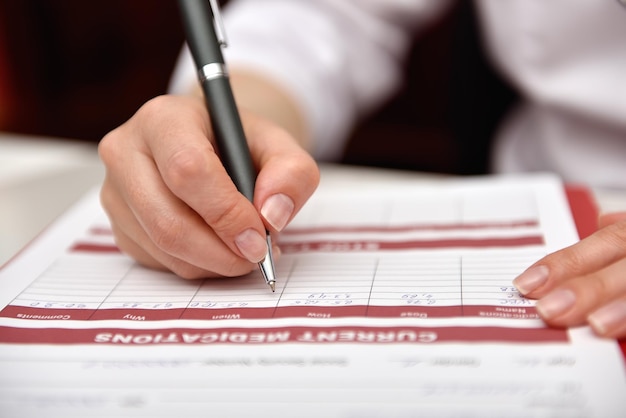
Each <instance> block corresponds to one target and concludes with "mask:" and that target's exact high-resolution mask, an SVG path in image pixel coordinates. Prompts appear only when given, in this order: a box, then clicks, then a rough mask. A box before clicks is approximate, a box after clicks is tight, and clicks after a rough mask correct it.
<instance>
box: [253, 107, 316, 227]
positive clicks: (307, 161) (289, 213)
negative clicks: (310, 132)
mask: <svg viewBox="0 0 626 418" xmlns="http://www.w3.org/2000/svg"><path fill="white" fill-rule="evenodd" d="M245 120H246V121H247V123H246V124H245V129H246V134H247V136H248V138H250V150H251V152H252V155H253V156H254V158H255V163H256V164H257V165H258V166H259V167H262V169H261V170H260V171H259V174H258V177H257V180H256V188H255V195H254V205H255V206H256V207H257V208H258V209H259V212H260V213H261V215H262V216H263V219H264V221H265V224H266V227H267V228H268V229H269V230H270V231H272V232H278V231H281V230H282V229H283V228H284V227H285V226H286V225H287V224H288V223H289V222H290V221H291V220H292V219H293V217H294V216H295V215H296V214H297V213H298V211H299V210H300V209H301V208H302V206H303V205H304V204H305V202H306V201H307V200H308V198H309V197H310V196H311V195H312V194H313V192H314V191H315V189H316V188H317V186H318V184H319V180H320V173H319V169H318V167H317V164H316V163H315V161H314V159H313V158H312V157H311V156H310V155H309V154H308V153H306V152H304V150H303V149H302V148H301V147H300V146H299V145H298V144H297V143H295V142H294V141H293V140H291V139H290V138H291V137H290V136H289V134H288V133H287V132H286V131H284V130H282V129H280V128H278V127H275V126H274V125H269V124H268V123H267V122H266V121H265V120H264V119H260V118H256V117H248V118H246V119H245Z"/></svg>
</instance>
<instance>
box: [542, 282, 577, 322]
mask: <svg viewBox="0 0 626 418" xmlns="http://www.w3.org/2000/svg"><path fill="white" fill-rule="evenodd" d="M574 303H576V294H575V293H574V292H573V291H571V290H569V289H564V290H563V289H561V290H555V291H554V292H552V293H548V295H547V296H545V297H543V298H542V299H541V300H539V301H538V302H537V305H536V306H535V308H537V311H538V312H539V315H540V316H541V317H542V318H544V319H551V318H554V317H555V316H558V315H560V314H562V313H563V312H565V311H567V310H568V309H570V308H571V307H572V306H574Z"/></svg>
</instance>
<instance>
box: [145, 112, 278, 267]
mask: <svg viewBox="0 0 626 418" xmlns="http://www.w3.org/2000/svg"><path fill="white" fill-rule="evenodd" d="M205 119H206V114H205V113H204V110H203V109H202V110H200V109H199V111H198V112H195V113H191V112H190V113H189V114H188V115H187V116H186V117H185V118H176V119H175V121H174V122H173V123H171V124H170V125H169V126H168V130H167V131H166V132H165V134H166V135H167V137H168V138H167V139H165V140H161V141H151V142H149V144H148V145H149V148H150V153H151V154H152V155H153V158H154V161H155V163H156V166H157V169H158V172H159V175H160V177H161V178H162V179H163V181H164V183H165V184H166V186H167V189H168V190H170V191H171V192H172V193H173V194H174V195H175V196H176V197H177V198H178V199H180V200H181V201H182V202H184V204H185V205H187V206H189V207H190V208H191V209H192V210H193V211H194V212H195V213H197V214H198V215H200V217H201V218H202V219H203V220H204V222H205V223H206V224H207V225H209V226H210V227H211V229H212V230H213V231H214V232H215V233H216V234H217V236H219V237H220V238H221V240H222V241H223V242H224V243H226V245H227V246H229V248H230V249H231V250H232V251H233V252H235V253H236V254H238V255H240V256H241V257H243V258H245V259H247V260H248V261H250V262H259V261H261V260H262V259H263V258H264V257H265V255H266V254H267V243H266V240H265V227H264V225H263V223H262V221H261V219H260V217H259V214H258V211H257V210H256V209H255V208H254V206H253V205H252V203H251V202H249V201H248V200H247V199H246V198H245V197H244V196H243V195H242V194H241V193H239V192H238V191H237V188H236V187H235V185H234V184H233V182H232V180H231V178H230V177H229V176H228V174H227V173H226V170H225V169H224V167H223V165H222V162H221V161H220V159H219V157H218V156H217V154H216V152H215V150H214V148H213V146H212V144H211V143H210V142H209V140H208V139H207V138H210V137H211V132H210V131H209V130H208V126H207V124H206V122H205ZM147 134H148V135H150V137H156V136H157V135H163V134H164V133H163V132H148V133H147ZM155 193H162V192H160V191H158V190H155ZM151 206H152V204H151V205H150V206H148V208H150V207H151ZM140 216H145V217H149V216H151V214H150V213H144V214H142V215H140ZM150 225H155V226H156V225H157V224H156V223H155V222H151V223H150Z"/></svg>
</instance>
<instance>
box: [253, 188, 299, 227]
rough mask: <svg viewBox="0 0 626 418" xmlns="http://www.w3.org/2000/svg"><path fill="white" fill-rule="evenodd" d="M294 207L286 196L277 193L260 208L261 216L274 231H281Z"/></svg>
mask: <svg viewBox="0 0 626 418" xmlns="http://www.w3.org/2000/svg"><path fill="white" fill-rule="evenodd" d="M294 208H295V205H294V203H293V200H291V199H290V198H289V197H288V196H287V195H284V194H282V193H278V194H275V195H272V196H270V197H269V198H268V199H267V200H266V201H265V203H263V206H262V207H261V215H263V217H264V218H265V220H266V221H267V222H269V224H270V225H272V227H274V229H276V230H277V231H282V229H283V228H284V227H285V226H286V225H287V222H289V218H291V215H292V213H293V210H294Z"/></svg>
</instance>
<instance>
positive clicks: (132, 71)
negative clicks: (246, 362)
mask: <svg viewBox="0 0 626 418" xmlns="http://www.w3.org/2000/svg"><path fill="white" fill-rule="evenodd" d="M222 3H223V4H224V3H226V2H222ZM2 41H3V42H4V43H2ZM182 43H183V31H182V27H181V24H180V21H179V16H178V10H177V4H176V1H174V0H107V1H101V0H0V63H1V64H0V66H1V67H2V70H1V71H0V77H4V82H0V101H3V102H4V104H5V106H4V108H3V107H2V106H0V113H2V116H3V117H2V118H0V130H2V131H10V132H17V133H25V134H35V135H46V136H55V137H63V138H73V139H77V140H87V141H98V140H100V138H102V136H104V135H105V134H106V133H107V132H108V131H110V130H111V129H113V128H115V127H116V126H118V125H120V124H121V123H123V122H124V121H126V120H127V119H128V118H129V117H130V116H131V115H132V114H133V113H134V112H135V111H136V110H137V109H138V108H139V107H140V106H141V104H143V103H144V102H145V101H147V100H148V99H150V98H152V97H154V96H156V95H158V94H162V93H164V92H165V91H166V88H167V83H168V80H169V77H170V74H171V72H172V70H173V68H174V64H175V60H176V57H177V55H178V52H179V50H180V47H181V45H182ZM3 55H4V56H3ZM407 72H408V74H409V76H408V78H407V85H406V88H405V89H403V92H402V94H401V95H399V96H398V97H396V98H395V99H394V100H392V101H390V102H389V103H386V104H385V105H384V106H383V107H382V108H381V110H380V111H379V112H378V113H376V114H375V115H373V116H372V118H369V119H368V120H367V121H364V122H363V123H361V124H360V125H359V126H358V127H357V129H356V130H355V132H354V134H353V136H352V138H351V140H350V141H349V143H348V146H347V148H346V154H345V157H344V162H346V163H349V164H359V165H373V166H381V167H393V168H409V169H416V170H421V171H430V172H441V173H453V174H478V173H484V172H486V171H487V170H488V165H487V162H488V150H489V146H490V138H491V137H492V133H493V131H494V129H495V127H496V125H497V122H498V121H499V119H500V117H501V115H502V113H503V112H504V111H505V110H506V109H507V107H508V106H509V104H510V103H511V102H512V100H514V99H515V95H514V94H513V92H512V91H511V90H509V89H508V88H507V87H505V85H504V84H503V83H502V81H501V80H500V79H499V78H498V77H497V76H496V75H495V74H494V73H493V71H492V70H491V69H490V67H489V64H488V63H487V62H486V59H485V56H484V53H483V51H482V48H481V45H480V37H479V34H478V31H477V28H476V20H475V14H474V10H473V7H472V2H470V1H468V0H463V1H459V2H458V4H457V6H455V8H454V9H453V11H452V13H449V14H448V15H446V16H445V18H443V20H441V21H439V22H438V23H436V24H435V25H434V26H433V27H432V28H430V29H429V30H428V31H427V32H426V33H424V34H422V35H421V36H420V37H419V39H417V40H416V42H415V45H414V48H413V51H412V54H411V56H410V59H409V61H408V64H407ZM3 109H4V110H3Z"/></svg>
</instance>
